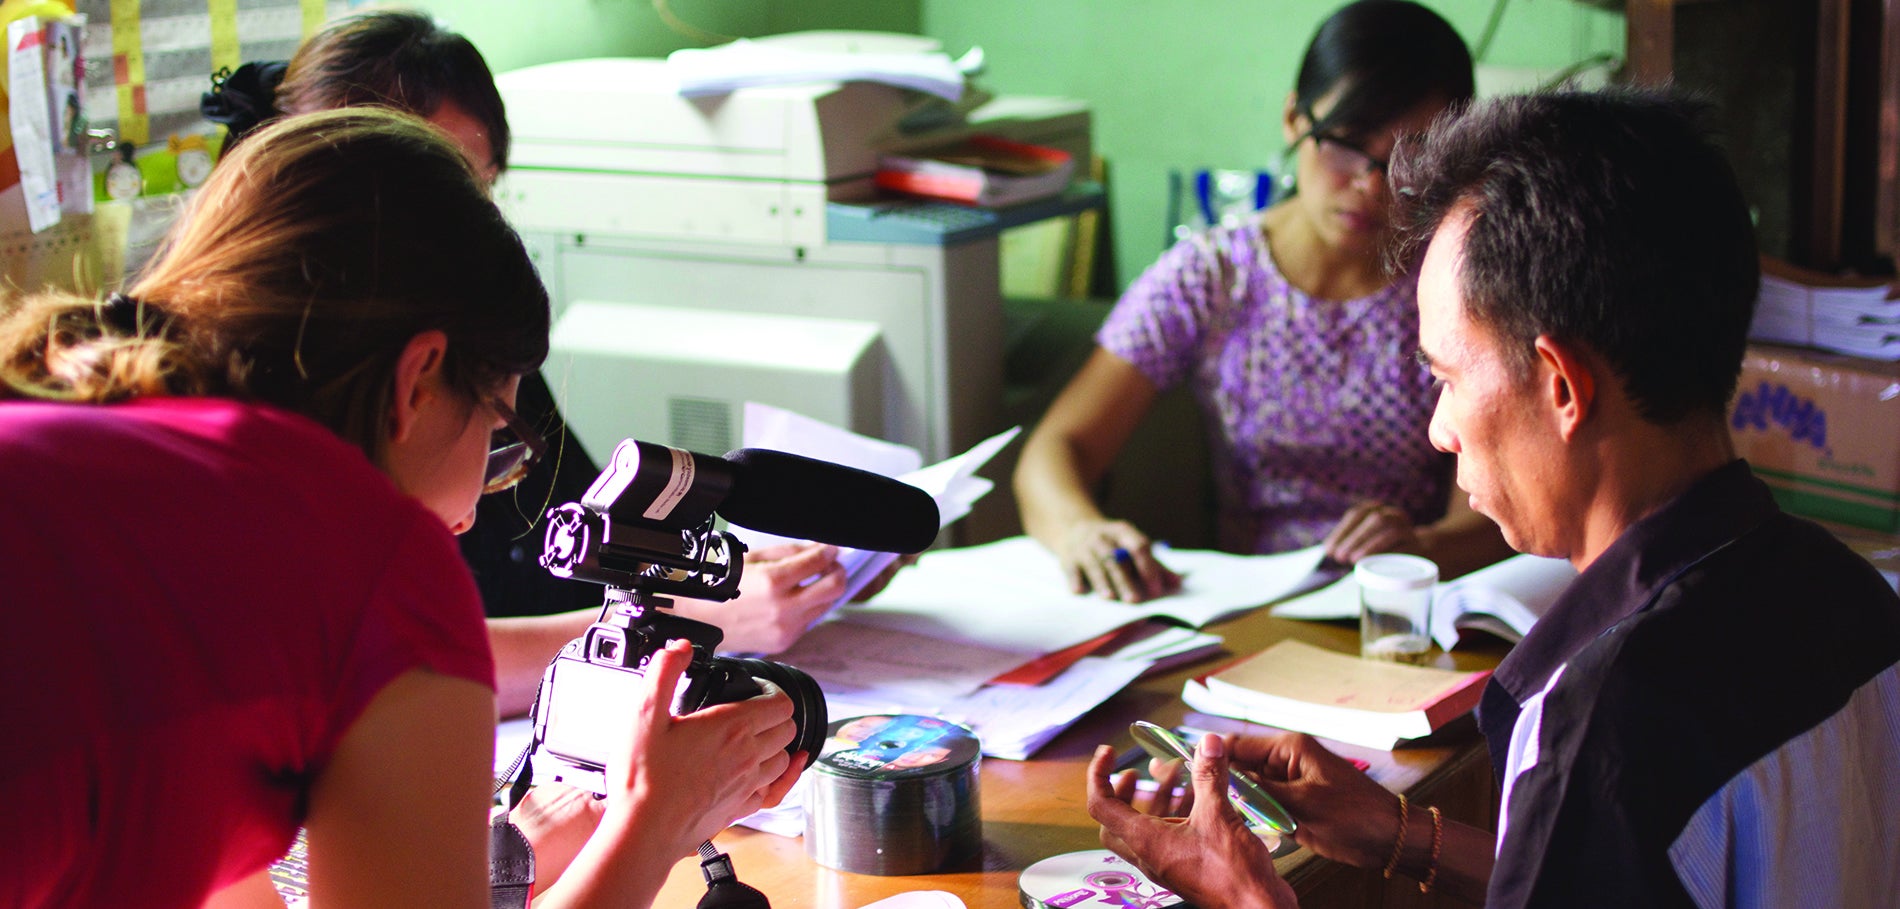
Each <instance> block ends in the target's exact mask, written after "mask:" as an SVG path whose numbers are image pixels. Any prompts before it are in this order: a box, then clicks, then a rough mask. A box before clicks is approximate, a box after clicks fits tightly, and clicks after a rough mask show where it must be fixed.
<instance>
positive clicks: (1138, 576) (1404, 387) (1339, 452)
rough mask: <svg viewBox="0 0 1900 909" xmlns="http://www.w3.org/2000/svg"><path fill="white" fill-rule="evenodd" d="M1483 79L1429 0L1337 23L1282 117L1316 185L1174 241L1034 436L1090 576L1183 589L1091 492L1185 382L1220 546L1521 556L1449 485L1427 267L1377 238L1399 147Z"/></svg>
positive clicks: (1055, 513)
mask: <svg viewBox="0 0 1900 909" xmlns="http://www.w3.org/2000/svg"><path fill="white" fill-rule="evenodd" d="M1471 94H1472V77H1471V57H1470V55H1469V53H1468V52H1467V51H1466V50H1465V46H1464V42H1463V41H1462V40H1461V39H1460V38H1459V37H1458V34H1457V32H1455V31H1453V30H1452V28H1451V26H1450V25H1448V24H1447V23H1446V22H1445V21H1444V20H1443V19H1442V18H1440V17H1439V16H1438V15H1437V14H1436V13H1433V12H1431V11H1430V10H1427V9H1425V8H1424V7H1422V6H1419V5H1417V4H1415V3H1411V2H1408V0H1359V2H1356V3H1353V4H1350V5H1348V6H1346V7H1343V8H1342V9H1340V10H1339V11H1338V12H1336V13H1334V14H1333V16H1332V17H1331V18H1329V19H1328V20H1327V21H1326V22H1325V23H1324V24H1322V25H1321V26H1320V29H1319V31H1318V32H1317V33H1316V34H1315V36H1314V38H1313V42H1312V44H1311V45H1309V46H1308V48H1307V51H1306V55H1305V58H1304V60H1303V61H1302V63H1301V67H1300V73H1299V78H1298V84H1297V85H1296V87H1295V90H1294V91H1293V92H1292V93H1290V94H1289V95H1288V96H1287V101H1286V108H1285V111H1284V114H1283V128H1284V131H1285V136H1286V141H1287V143H1288V146H1289V147H1290V148H1291V149H1292V150H1293V151H1292V153H1291V154H1292V156H1293V158H1294V161H1295V167H1296V170H1295V173H1296V174H1297V178H1298V186H1299V192H1298V193H1297V194H1296V195H1293V196H1291V197H1290V198H1288V199H1286V200H1285V201H1282V202H1280V203H1278V204H1276V205H1274V206H1273V207H1271V208H1269V209H1268V210H1266V211H1265V212H1263V213H1262V214H1261V215H1259V216H1257V217H1255V218H1253V219H1250V220H1248V221H1247V222H1245V223H1242V224H1238V225H1227V226H1221V227H1217V228H1214V229H1211V230H1209V231H1206V232H1204V233H1201V234H1197V235H1195V236H1193V237H1189V238H1187V239H1185V240H1182V241H1181V242H1180V243H1178V244H1176V245H1175V246H1174V248H1172V249H1170V250H1168V252H1166V253H1165V254H1163V255H1162V257H1161V259H1160V261H1158V262H1156V263H1155V264H1154V265H1153V266H1151V267H1150V268H1149V269H1148V270H1147V271H1146V272H1145V273H1144V274H1143V275H1142V276H1141V277H1140V278H1139V279H1138V280H1136V282H1135V283H1134V284H1133V285H1132V286H1131V287H1130V288H1129V289H1128V291H1127V293H1126V294H1124V295H1123V296H1122V299H1121V301H1120V302H1119V303H1118V304H1117V305H1116V306H1115V310H1114V312H1112V313H1111V314H1110V315H1109V317H1108V320H1107V321H1106V322H1105V323H1104V324H1103V326H1102V328H1101V331H1100V332H1099V333H1098V334H1097V336H1096V340H1097V342H1098V347H1097V349H1096V350H1095V352H1094V354H1093V355H1092V356H1091V357H1090V358H1089V360H1088V362H1087V363H1085V364H1084V365H1083V367H1082V369H1081V371H1080V372H1078V373H1077V374H1076V376H1075V378H1074V379H1072V380H1070V382H1069V385H1068V387H1066V388H1065V389H1064V390H1063V392H1062V394H1061V395H1060V396H1059V397H1058V398H1057V399H1056V401H1055V403H1054V404H1053V405H1051V407H1050V409H1049V412H1048V414H1047V415H1046V416H1045V417H1044V418H1043V420H1042V422H1041V424H1040V425H1038V426H1037V427H1036V430H1035V432H1034V433H1032V434H1031V435H1030V438H1029V441H1028V443H1027V444H1026V445H1025V447H1024V450H1023V456H1022V460H1021V462H1020V464H1019V466H1018V468H1017V471H1016V476H1015V487H1016V494H1017V498H1018V501H1019V502H1020V503H1021V508H1022V517H1023V525H1024V527H1025V528H1026V529H1027V530H1028V532H1029V533H1030V534H1031V535H1033V536H1034V537H1036V539H1038V540H1040V541H1041V542H1042V543H1043V545H1045V546H1047V547H1048V548H1049V549H1050V550H1051V551H1053V552H1054V553H1055V554H1056V556H1057V558H1058V559H1059V560H1060V561H1061V563H1062V567H1063V570H1064V572H1066V573H1067V575H1068V577H1069V581H1070V584H1071V586H1072V587H1073V588H1074V589H1075V590H1076V591H1078V592H1080V591H1083V590H1087V589H1093V590H1096V591H1098V592H1100V593H1102V594H1103V595H1105V596H1110V597H1114V598H1118V599H1123V600H1128V601H1131V602H1132V601H1139V600H1144V599H1148V598H1150V597H1154V596H1159V595H1162V594H1165V593H1168V592H1171V591H1172V590H1174V589H1176V588H1177V587H1178V586H1179V584H1180V579H1179V578H1178V577H1176V576H1175V575H1174V574H1173V573H1172V572H1170V571H1169V570H1168V569H1167V568H1166V567H1165V566H1163V565H1161V563H1160V562H1159V561H1157V560H1156V559H1155V558H1154V556H1153V554H1152V552H1151V542H1150V540H1149V539H1148V537H1147V536H1146V535H1145V534H1143V533H1142V532H1141V530H1140V529H1139V528H1137V527H1135V526H1133V525H1131V524H1129V523H1128V522H1126V521H1119V520H1114V519H1111V518H1110V517H1108V516H1106V515H1104V514H1103V513H1102V512H1101V510H1100V508H1099V507H1098V506H1097V505H1096V503H1095V501H1094V499H1093V497H1092V495H1091V494H1090V490H1091V489H1092V488H1093V487H1094V485H1095V484H1097V483H1098V482H1100V480H1101V479H1102V477H1103V475H1104V474H1105V473H1106V472H1107V470H1108V468H1109V466H1110V465H1111V464H1112V463H1113V462H1114V460H1115V457H1116V456H1117V454H1119V452H1120V451H1121V449H1122V447H1123V446H1124V445H1125V444H1126V443H1127V441H1128V439H1129V437H1130V436H1132V435H1133V433H1134V432H1135V430H1136V429H1137V428H1138V427H1139V425H1140V423H1141V421H1142V419H1143V417H1145V416H1146V415H1147V412H1148V411H1149V409H1150V408H1151V407H1152V405H1153V403H1154V401H1155V398H1156V397H1157V396H1158V395H1159V394H1160V393H1161V392H1162V391H1164V390H1166V389H1168V388H1169V387H1171V386H1173V385H1174V384H1175V383H1176V382H1182V381H1185V382H1188V383H1190V387H1191V388H1192V390H1193V392H1194V396H1195V399H1196V401H1197V402H1198V403H1199V405H1200V407H1201V409H1202V411H1203V417H1204V422H1205V424H1206V426H1207V431H1208V434H1209V448H1210V451H1211V452H1212V453H1213V467H1214V474H1215V477H1216V488H1217V492H1218V496H1219V515H1218V518H1219V523H1218V528H1219V542H1220V545H1221V547H1222V548H1223V549H1228V550H1231V551H1235V552H1278V551H1282V550H1287V549H1295V548H1299V547H1303V546H1310V545H1314V544H1317V543H1324V544H1325V545H1326V550H1327V554H1328V555H1329V556H1330V557H1331V558H1333V559H1334V560H1336V561H1338V562H1341V563H1345V564H1350V563H1352V562H1354V561H1357V560H1358V559H1359V558H1360V557H1362V556H1365V555H1370V554H1372V553H1375V552H1388V551H1406V552H1416V553H1419V554H1421V555H1424V556H1426V557H1428V558H1431V559H1433V560H1434V561H1437V562H1439V564H1440V568H1441V571H1442V572H1443V573H1444V574H1445V575H1446V576H1452V575H1455V574H1458V573H1461V572H1463V571H1468V570H1470V569H1471V568H1475V567H1477V566H1479V565H1483V564H1486V563H1487V562H1489V561H1492V560H1495V559H1497V558H1501V557H1503V556H1504V555H1506V554H1508V552H1509V550H1508V548H1507V547H1505V545H1504V542H1503V538H1502V537H1501V536H1500V535H1499V534H1498V532H1497V528H1496V527H1495V525H1492V524H1491V523H1490V522H1489V521H1488V520H1486V519H1485V518H1483V517H1482V516H1480V515H1478V514H1476V513H1475V512H1472V511H1471V510H1470V508H1469V506H1468V504H1466V503H1463V502H1459V503H1449V501H1448V500H1449V499H1450V498H1451V496H1450V493H1451V474H1452V464H1451V462H1450V460H1449V456H1447V455H1444V454H1441V453H1440V452H1438V451H1436V450H1435V449H1434V448H1433V447H1432V445H1431V442H1430V440H1429V439H1428V438H1427V437H1426V428H1427V425H1428V423H1429V421H1430V419H1431V414H1432V405H1433V402H1434V400H1435V399H1436V394H1435V392H1434V389H1433V387H1432V379H1431V376H1430V374H1429V373H1428V372H1427V371H1426V369H1425V368H1424V367H1423V366H1421V365H1419V364H1418V363H1417V362H1416V360H1415V359H1414V354H1415V352H1416V350H1417V348H1418V313H1417V309H1416V306H1415V303H1414V299H1413V292H1414V285H1413V278H1412V276H1411V275H1396V276H1395V275H1393V274H1391V273H1390V272H1388V271H1387V268H1386V263H1385V261H1384V258H1383V256H1382V253H1383V247H1384V242H1385V239H1386V234H1387V229H1386V215H1387V210H1388V207H1389V206H1388V202H1389V198H1388V195H1387V188H1386V185H1385V165H1386V157H1387V156H1388V155H1390V154H1391V151H1392V148H1393V146H1394V144H1395V143H1396V141H1397V139H1398V137H1399V136H1400V135H1402V134H1404V133H1406V132H1409V131H1412V130H1416V129H1419V128H1421V127H1423V126H1424V125H1425V124H1426V123H1428V122H1430V120H1431V118H1432V117H1434V116H1436V115H1437V114H1438V113H1439V112H1441V111H1443V110H1445V109H1446V108H1447V107H1449V106H1451V105H1454V104H1458V103H1462V102H1464V101H1466V100H1468V99H1469V98H1470V97H1471Z"/></svg>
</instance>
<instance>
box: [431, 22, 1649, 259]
mask: <svg viewBox="0 0 1900 909" xmlns="http://www.w3.org/2000/svg"><path fill="white" fill-rule="evenodd" d="M1424 2H1425V3H1426V4H1427V5H1429V6H1431V7H1433V8H1434V9H1437V10H1438V11H1439V12H1440V13H1442V14H1443V15H1444V16H1445V18H1446V19H1448V20H1450V21H1451V23H1452V25H1453V26H1455V27H1457V29H1458V30H1459V32H1460V33H1462V34H1463V35H1464V36H1465V39H1466V40H1467V41H1468V42H1471V43H1474V44H1475V43H1476V41H1477V40H1478V38H1479V36H1480V34H1482V32H1483V31H1484V28H1485V24H1486V21H1487V19H1488V17H1489V16H1490V14H1491V12H1492V9H1493V5H1494V4H1493V0H1424ZM421 5H422V6H423V7H424V8H426V9H429V10H431V11H433V12H434V13H436V14H437V15H438V16H441V17H442V18H444V19H446V20H447V21H448V22H449V23H450V24H451V25H453V26H454V27H456V28H458V29H460V30H461V31H463V32H464V33H466V34H467V35H469V37H470V38H472V39H473V40H474V41H475V43H476V44H477V46H479V47H480V48H481V49H482V52H483V53H484V54H485V55H486V56H487V57H488V60H489V63H490V65H492V66H493V67H495V69H497V70H508V69H514V68H517V67H521V66H527V65H530V64H534V63H542V62H546V61H549V60H562V59H569V58H574V57H587V56H601V55H616V54H618V55H635V56H660V55H664V54H665V53H667V52H668V51H671V50H674V49H676V48H680V47H689V46H695V45H697V44H699V43H700V42H698V41H695V40H692V39H691V38H688V37H686V36H685V35H682V34H680V33H679V32H676V31H674V30H673V29H671V28H669V27H668V26H667V24H666V23H664V22H663V21H662V20H661V18H660V16H659V15H658V13H656V12H655V10H654V7H653V4H652V2H651V0H540V2H537V3H535V4H533V5H532V6H530V5H529V4H523V3H520V2H519V0H425V2H423V3H422V4H421ZM1337 5H1338V3H1337V0H1275V2H1271V3H1265V2H1260V0H1171V2H1165V3H1163V2H1156V0H672V2H671V3H670V4H669V9H671V10H672V11H673V12H674V13H675V14H676V15H677V16H678V17H679V18H681V19H683V20H685V21H687V22H689V23H691V24H693V25H695V26H697V27H699V28H702V29H705V30H708V31H712V32H718V33H722V34H728V35H747V36H755V35H766V34H773V33H777V32H783V31H796V30H801V29H814V28H859V29H876V30H884V31H903V32H918V33H922V34H926V35H929V36H931V37H934V38H937V39H939V40H941V41H942V42H943V43H944V45H945V50H947V51H949V52H950V53H951V54H953V55H956V54H961V53H962V52H963V51H965V50H967V49H968V48H969V47H971V46H972V45H980V46H981V47H983V49H984V51H985V52H986V54H987V57H988V60H989V71H988V73H987V74H986V75H984V76H983V77H982V80H981V85H982V86H983V87H984V88H986V89H988V90H989V91H992V92H996V93H999V94H1003V93H1008V94H1041V95H1063V96H1068V97H1074V98H1081V99H1084V100H1086V101H1088V102H1089V103H1090V105H1091V106H1092V109H1093V111H1094V117H1095V146H1096V150H1097V152H1098V153H1099V154H1100V155H1102V156H1103V157H1104V158H1106V159H1107V160H1108V163H1109V173H1110V180H1109V200H1110V206H1111V213H1110V221H1111V228H1110V229H1111V231H1112V237H1113V240H1114V258H1115V269H1116V278H1117V281H1118V285H1126V284H1127V282H1128V281H1130V280H1132V279H1133V278H1134V276H1135V275H1136V274H1138V273H1139V272H1140V271H1141V269H1142V268H1144V267H1145V266H1146V265H1147V264H1148V263H1149V262H1150V261H1152V260H1153V259H1154V257H1155V256H1156V255H1157V254H1158V253H1159V252H1160V251H1161V248H1162V246H1163V244H1164V242H1165V240H1166V235H1167V231H1168V228H1169V227H1170V225H1169V224H1168V223H1167V222H1168V218H1167V180H1168V172H1169V171H1170V170H1171V169H1178V168H1188V169H1191V168H1197V167H1239V168H1261V167H1274V166H1277V165H1278V163H1279V155H1280V151H1281V145H1282V142H1281V138H1280V132H1279V128H1278V127H1277V125H1276V123H1277V118H1278V116H1279V110H1280V106H1281V104H1282V103H1283V102H1284V100H1285V97H1286V92H1287V91H1288V89H1289V88H1290V87H1291V86H1292V82H1293V74H1294V69H1295V68H1296V67H1297V65H1298V62H1299V55H1300V52H1301V51H1302V50H1303V49H1304V48H1305V45H1306V41H1307V39H1308V38H1309V37H1310V36H1311V34H1312V32H1313V29H1314V28H1315V27H1316V26H1317V25H1318V24H1319V22H1320V21H1321V20H1322V19H1324V18H1325V17H1326V15H1327V14H1328V13H1329V12H1331V11H1332V10H1333V9H1334V8H1335V7H1336V6H1337ZM523 9H532V10H533V13H532V14H531V15H529V14H524V13H523V12H522V10H523ZM1623 44H1624V34H1623V19H1622V16H1621V15H1620V14H1619V13H1614V12H1607V11H1605V10H1603V9H1601V8H1599V7H1596V6H1592V5H1587V4H1586V3H1583V2H1577V0H1509V2H1508V3H1507V5H1506V6H1505V8H1504V13H1503V17H1502V18H1501V19H1500V20H1499V27H1498V28H1497V30H1496V36H1495V38H1494V40H1493V42H1492V44H1491V47H1490V50H1489V52H1488V53H1487V54H1486V55H1485V57H1484V59H1483V60H1481V61H1480V62H1481V63H1487V64H1494V65H1498V66H1503V67H1513V68H1525V69H1527V70H1536V71H1545V72H1548V71H1554V70H1558V69H1561V68H1563V67H1564V66H1567V65H1569V64H1571V63H1574V62H1577V61H1581V60H1585V59H1587V58H1591V57H1593V56H1598V55H1604V54H1607V55H1612V56H1621V54H1622V52H1623ZM1484 84H1485V81H1484V80H1481V83H1480V85H1481V87H1482V86H1483V85H1484Z"/></svg>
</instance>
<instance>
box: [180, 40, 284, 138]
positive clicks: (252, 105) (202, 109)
mask: <svg viewBox="0 0 1900 909" xmlns="http://www.w3.org/2000/svg"><path fill="white" fill-rule="evenodd" d="M289 68H290V64H289V63H287V62H285V61H283V60H266V61H262V62H257V63H246V64H244V65H242V66H239V67H238V68H237V69H235V70H234V69H231V68H229V67H226V68H224V69H221V70H218V71H217V72H216V73H213V74H212V76H211V90H210V91H208V92H205V93H204V95H203V96H202V97H200V98H199V99H198V112H199V113H201V114H203V115H204V118H205V119H206V120H210V121H211V122H213V123H222V124H224V126H225V128H226V129H227V130H229V131H230V132H229V135H228V136H227V137H226V138H225V143H226V146H227V147H228V146H229V145H230V144H232V143H235V142H236V141H237V140H238V139H239V138H241V137H242V136H243V135H244V134H245V133H248V132H250V131H251V130H253V129H256V128H257V127H258V124H261V123H263V122H264V121H266V120H269V119H270V118H272V117H274V116H276V115H277V86H278V85H279V84H280V83H282V82H283V81H284V71H285V70H287V69H289Z"/></svg>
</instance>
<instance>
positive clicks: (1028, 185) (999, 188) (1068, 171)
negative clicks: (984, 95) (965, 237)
mask: <svg viewBox="0 0 1900 909" xmlns="http://www.w3.org/2000/svg"><path fill="white" fill-rule="evenodd" d="M1074 174H1075V160H1074V159H1073V158H1072V157H1071V156H1070V155H1069V153H1068V152H1065V151H1062V150H1060V149H1054V148H1048V147H1046V146H1042V145H1030V144H1028V143H1024V142H1014V141H1011V140H1009V139H1003V138H1000V137H997V136H984V135H977V136H971V137H969V138H968V139H965V140H963V141H961V142H958V143H957V144H955V145H951V146H946V147H943V148H935V149H931V150H929V151H923V152H916V153H911V154H903V155H894V154H887V155H883V156H880V157H879V158H878V168H877V174H876V176H875V177H874V178H873V180H874V182H875V183H876V184H877V185H878V187H879V188H882V189H887V190H891V191H893V192H899V193H904V194H906V195H912V196H925V197H928V198H933V199H946V200H949V201H951V202H963V203H967V204H970V205H982V206H988V207H996V206H1003V205H1015V204H1017V203H1021V202H1030V201H1034V200H1036V199H1046V198H1049V197H1050V196H1056V195H1060V194H1061V193H1062V191H1063V190H1064V189H1067V188H1068V186H1069V179H1070V178H1071V177H1073V176H1074Z"/></svg>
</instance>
